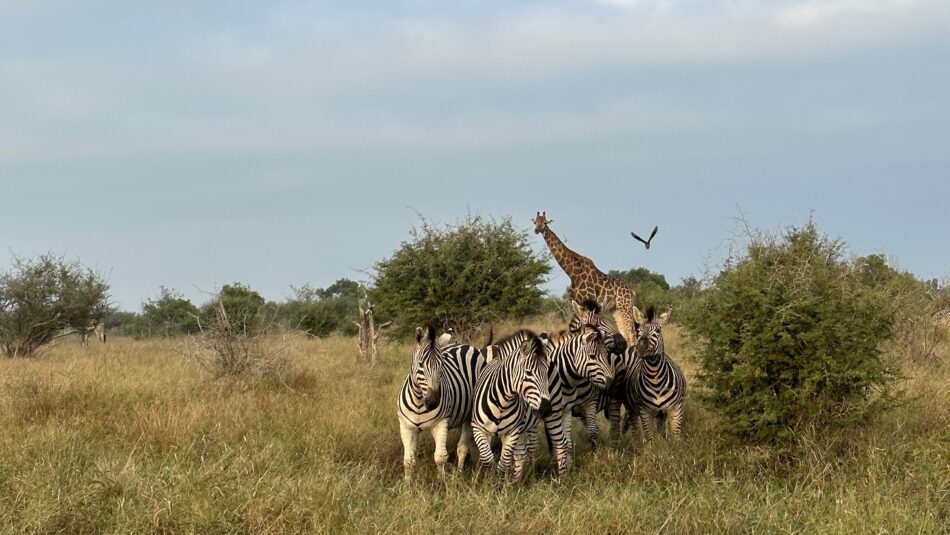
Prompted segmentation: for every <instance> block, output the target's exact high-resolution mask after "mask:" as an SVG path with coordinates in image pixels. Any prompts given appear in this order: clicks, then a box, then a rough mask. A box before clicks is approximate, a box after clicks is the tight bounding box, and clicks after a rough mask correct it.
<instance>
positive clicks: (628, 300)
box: [533, 212, 643, 343]
mask: <svg viewBox="0 0 950 535" xmlns="http://www.w3.org/2000/svg"><path fill="white" fill-rule="evenodd" d="M533 222H534V232H535V234H541V235H542V236H543V237H544V241H545V243H547V245H548V249H550V250H551V254H552V255H554V259H555V260H557V263H558V264H559V265H560V266H561V269H563V270H564V273H567V276H568V277H570V278H571V288H570V289H569V290H568V296H569V297H570V298H571V299H573V300H574V301H577V302H578V303H581V302H583V301H586V300H593V301H596V302H597V303H598V304H600V305H601V306H603V307H604V308H609V307H613V308H614V321H616V322H617V329H618V330H619V331H620V334H621V335H623V337H624V338H626V339H627V341H628V343H629V342H632V341H634V340H636V339H637V338H636V336H634V332H633V322H634V321H636V322H637V323H643V314H641V313H640V310H639V309H638V308H637V307H636V303H637V293H636V292H635V291H634V290H633V287H632V286H630V284H629V283H628V282H626V281H624V280H623V279H619V278H617V277H610V276H608V275H607V274H606V273H604V272H603V271H601V270H599V269H597V266H595V265H594V261H593V260H591V259H590V258H587V257H586V256H584V255H581V254H578V253H576V252H574V251H572V250H570V249H568V247H567V246H566V245H564V242H562V241H561V239H560V238H558V237H557V234H555V233H554V231H552V230H551V229H550V227H548V224H549V223H551V222H552V221H551V220H550V219H548V218H547V213H546V212H538V214H537V215H536V216H535V217H534V220H533Z"/></svg>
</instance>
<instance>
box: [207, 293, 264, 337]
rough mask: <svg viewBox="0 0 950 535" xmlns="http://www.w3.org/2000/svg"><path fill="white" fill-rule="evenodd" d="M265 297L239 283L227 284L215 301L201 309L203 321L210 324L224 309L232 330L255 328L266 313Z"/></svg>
mask: <svg viewBox="0 0 950 535" xmlns="http://www.w3.org/2000/svg"><path fill="white" fill-rule="evenodd" d="M264 304H265V301H264V297H263V296H261V294H259V293H257V292H256V291H254V290H252V289H251V288H250V287H248V286H245V285H243V284H241V283H239V282H235V283H234V284H225V285H224V286H222V287H221V290H220V291H219V292H218V294H217V295H216V296H215V298H214V300H212V301H211V302H210V303H207V304H205V305H204V306H202V307H201V318H202V320H203V321H204V322H205V323H207V324H210V323H211V322H212V321H215V319H216V318H217V317H218V315H219V312H220V311H219V310H218V309H219V308H220V307H224V313H225V314H226V316H227V319H228V324H229V327H230V328H236V329H242V330H248V329H251V328H254V327H255V326H256V324H257V323H258V318H260V316H261V314H262V313H263V312H264Z"/></svg>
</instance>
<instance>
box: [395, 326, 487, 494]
mask: <svg viewBox="0 0 950 535" xmlns="http://www.w3.org/2000/svg"><path fill="white" fill-rule="evenodd" d="M484 365H485V360H484V358H483V357H482V354H481V353H480V352H479V351H478V349H476V348H474V347H471V346H467V345H452V346H449V347H447V348H444V349H443V348H440V347H439V346H438V344H437V343H436V339H435V329H433V328H432V326H431V325H426V326H424V327H419V328H417V329H416V349H415V352H414V353H413V357H412V367H411V369H410V371H409V375H408V376H407V377H406V381H405V382H404V383H403V386H402V390H401V391H400V393H399V399H398V400H397V408H398V415H399V425H400V434H401V435H402V444H403V467H404V469H405V476H406V479H409V477H410V475H411V472H412V468H413V466H414V465H415V458H416V444H417V440H418V437H419V432H420V431H422V430H430V431H431V432H432V438H433V439H434V440H435V463H436V465H438V466H439V468H440V469H442V467H443V465H444V464H445V461H446V459H448V456H449V454H448V451H447V449H446V445H445V442H446V437H447V435H448V431H449V429H453V428H456V427H461V428H462V436H461V438H460V439H459V444H458V450H457V453H458V467H459V469H462V468H463V467H464V465H465V459H466V457H467V456H468V452H469V451H470V450H471V449H472V446H473V443H472V429H471V417H472V393H473V391H474V389H475V381H476V379H477V377H478V374H479V373H480V372H481V370H482V368H484Z"/></svg>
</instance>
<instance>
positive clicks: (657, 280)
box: [607, 268, 673, 310]
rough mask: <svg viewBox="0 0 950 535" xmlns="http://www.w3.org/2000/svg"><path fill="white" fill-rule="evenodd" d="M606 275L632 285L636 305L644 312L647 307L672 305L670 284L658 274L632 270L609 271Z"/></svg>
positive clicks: (643, 269)
mask: <svg viewBox="0 0 950 535" xmlns="http://www.w3.org/2000/svg"><path fill="white" fill-rule="evenodd" d="M607 274H608V275H610V276H613V277H620V278H621V279H623V280H625V281H627V282H629V283H630V284H632V285H633V288H634V289H635V290H636V292H637V301H638V305H639V306H640V308H642V309H644V310H646V307H647V306H648V305H654V306H656V307H657V308H666V307H669V306H671V305H672V304H673V298H672V295H671V293H670V284H669V283H668V282H666V277H665V276H663V275H662V274H660V273H654V272H652V271H650V270H649V269H646V268H633V269H630V270H627V271H617V270H611V271H609V272H608V273H607Z"/></svg>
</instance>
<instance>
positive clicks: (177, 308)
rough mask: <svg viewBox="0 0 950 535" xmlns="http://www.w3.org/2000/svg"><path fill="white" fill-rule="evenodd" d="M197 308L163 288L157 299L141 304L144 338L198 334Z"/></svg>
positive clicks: (173, 292) (178, 294)
mask: <svg viewBox="0 0 950 535" xmlns="http://www.w3.org/2000/svg"><path fill="white" fill-rule="evenodd" d="M198 314H199V311H198V307H196V306H195V305H194V304H192V302H191V301H189V300H188V299H185V297H184V296H183V295H181V294H180V293H178V292H176V291H174V290H169V289H168V288H165V287H164V286H163V287H162V288H161V290H160V293H159V295H158V297H155V298H152V299H149V300H148V301H146V302H144V303H142V316H141V321H142V323H143V327H144V330H145V332H144V333H143V334H144V336H149V337H151V336H164V337H168V336H177V335H181V334H193V333H196V332H198Z"/></svg>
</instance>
